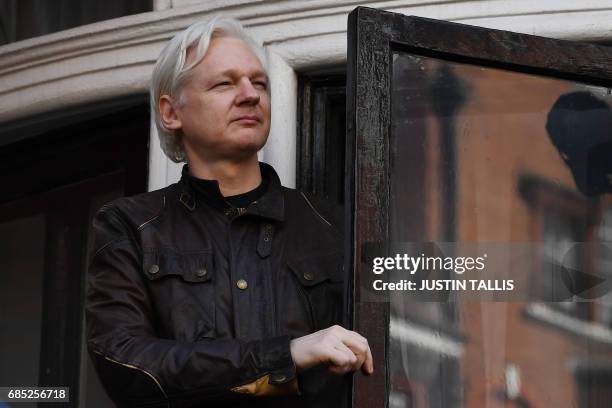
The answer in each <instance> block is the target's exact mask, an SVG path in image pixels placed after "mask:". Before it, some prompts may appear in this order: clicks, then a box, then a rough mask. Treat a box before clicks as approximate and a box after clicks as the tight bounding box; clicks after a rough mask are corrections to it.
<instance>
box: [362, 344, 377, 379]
mask: <svg viewBox="0 0 612 408" xmlns="http://www.w3.org/2000/svg"><path fill="white" fill-rule="evenodd" d="M361 369H362V370H363V373H364V374H367V375H370V374H372V373H374V358H373V357H372V350H370V346H368V351H367V355H366V359H365V362H364V363H363V365H362V366H361Z"/></svg>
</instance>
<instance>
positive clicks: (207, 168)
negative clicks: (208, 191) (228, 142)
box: [188, 154, 261, 197]
mask: <svg viewBox="0 0 612 408" xmlns="http://www.w3.org/2000/svg"><path fill="white" fill-rule="evenodd" d="M188 164H189V174H190V175H192V176H193V177H197V178H200V179H207V180H217V181H218V182H219V190H220V191H221V194H222V195H223V196H224V197H227V196H233V195H237V194H242V193H246V192H247V191H251V190H253V189H255V188H257V186H259V184H260V183H261V172H260V170H259V162H258V160H257V155H256V154H255V155H253V156H251V157H250V158H248V159H246V160H243V161H227V160H218V161H214V162H204V161H202V160H199V159H197V158H195V159H192V160H189V161H188Z"/></svg>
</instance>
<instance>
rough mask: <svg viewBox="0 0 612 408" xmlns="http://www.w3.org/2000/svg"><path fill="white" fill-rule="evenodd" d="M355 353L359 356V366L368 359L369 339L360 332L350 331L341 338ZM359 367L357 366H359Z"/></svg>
mask: <svg viewBox="0 0 612 408" xmlns="http://www.w3.org/2000/svg"><path fill="white" fill-rule="evenodd" d="M340 341H342V342H343V343H344V344H345V345H346V346H347V347H348V348H349V349H351V351H352V352H353V353H355V355H356V356H357V357H358V358H359V367H361V365H362V364H363V363H364V361H365V360H366V359H367V356H368V351H369V348H370V347H369V345H368V341H367V340H366V339H365V338H364V337H363V336H361V335H360V334H358V333H355V332H348V333H347V334H346V336H344V337H343V338H341V339H340ZM359 367H357V368H359Z"/></svg>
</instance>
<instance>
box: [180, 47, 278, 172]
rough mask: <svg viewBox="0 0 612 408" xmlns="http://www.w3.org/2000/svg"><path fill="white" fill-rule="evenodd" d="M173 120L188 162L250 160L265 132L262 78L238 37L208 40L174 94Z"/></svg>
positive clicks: (267, 126)
mask: <svg viewBox="0 0 612 408" xmlns="http://www.w3.org/2000/svg"><path fill="white" fill-rule="evenodd" d="M189 57H190V55H188V60H189ZM176 116H177V117H178V119H179V122H180V128H181V129H182V131H183V135H184V136H183V144H184V148H185V152H186V153H187V157H188V158H189V157H190V156H192V157H193V155H194V154H195V155H197V156H198V157H199V158H201V159H204V160H208V161H211V160H212V161H214V160H219V159H229V160H236V159H238V160H240V159H246V158H249V157H252V156H253V155H254V154H256V153H257V151H258V150H259V149H261V148H262V147H263V145H264V144H265V143H266V140H267V138H268V133H269V131H270V96H269V94H268V78H267V76H266V74H265V71H264V69H263V67H262V65H261V63H260V62H259V59H258V58H257V57H256V56H255V54H254V53H253V52H252V51H251V50H250V49H249V48H248V46H247V45H245V44H244V42H242V41H241V40H239V39H236V38H230V37H217V38H213V39H212V40H211V42H210V46H209V48H208V50H207V52H206V55H205V57H204V59H202V61H200V63H199V64H198V65H196V66H195V67H194V68H193V70H192V71H191V76H190V77H189V78H188V79H187V83H186V84H185V85H184V86H183V88H182V90H181V92H180V98H179V104H178V106H177V108H176Z"/></svg>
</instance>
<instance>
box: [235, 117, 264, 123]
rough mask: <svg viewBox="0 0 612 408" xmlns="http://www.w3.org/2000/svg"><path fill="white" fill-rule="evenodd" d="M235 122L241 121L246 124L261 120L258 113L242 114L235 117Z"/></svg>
mask: <svg viewBox="0 0 612 408" xmlns="http://www.w3.org/2000/svg"><path fill="white" fill-rule="evenodd" d="M234 122H239V123H242V124H245V125H254V124H257V123H260V122H261V120H260V119H259V117H258V116H257V115H242V116H239V117H237V118H236V119H234Z"/></svg>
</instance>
